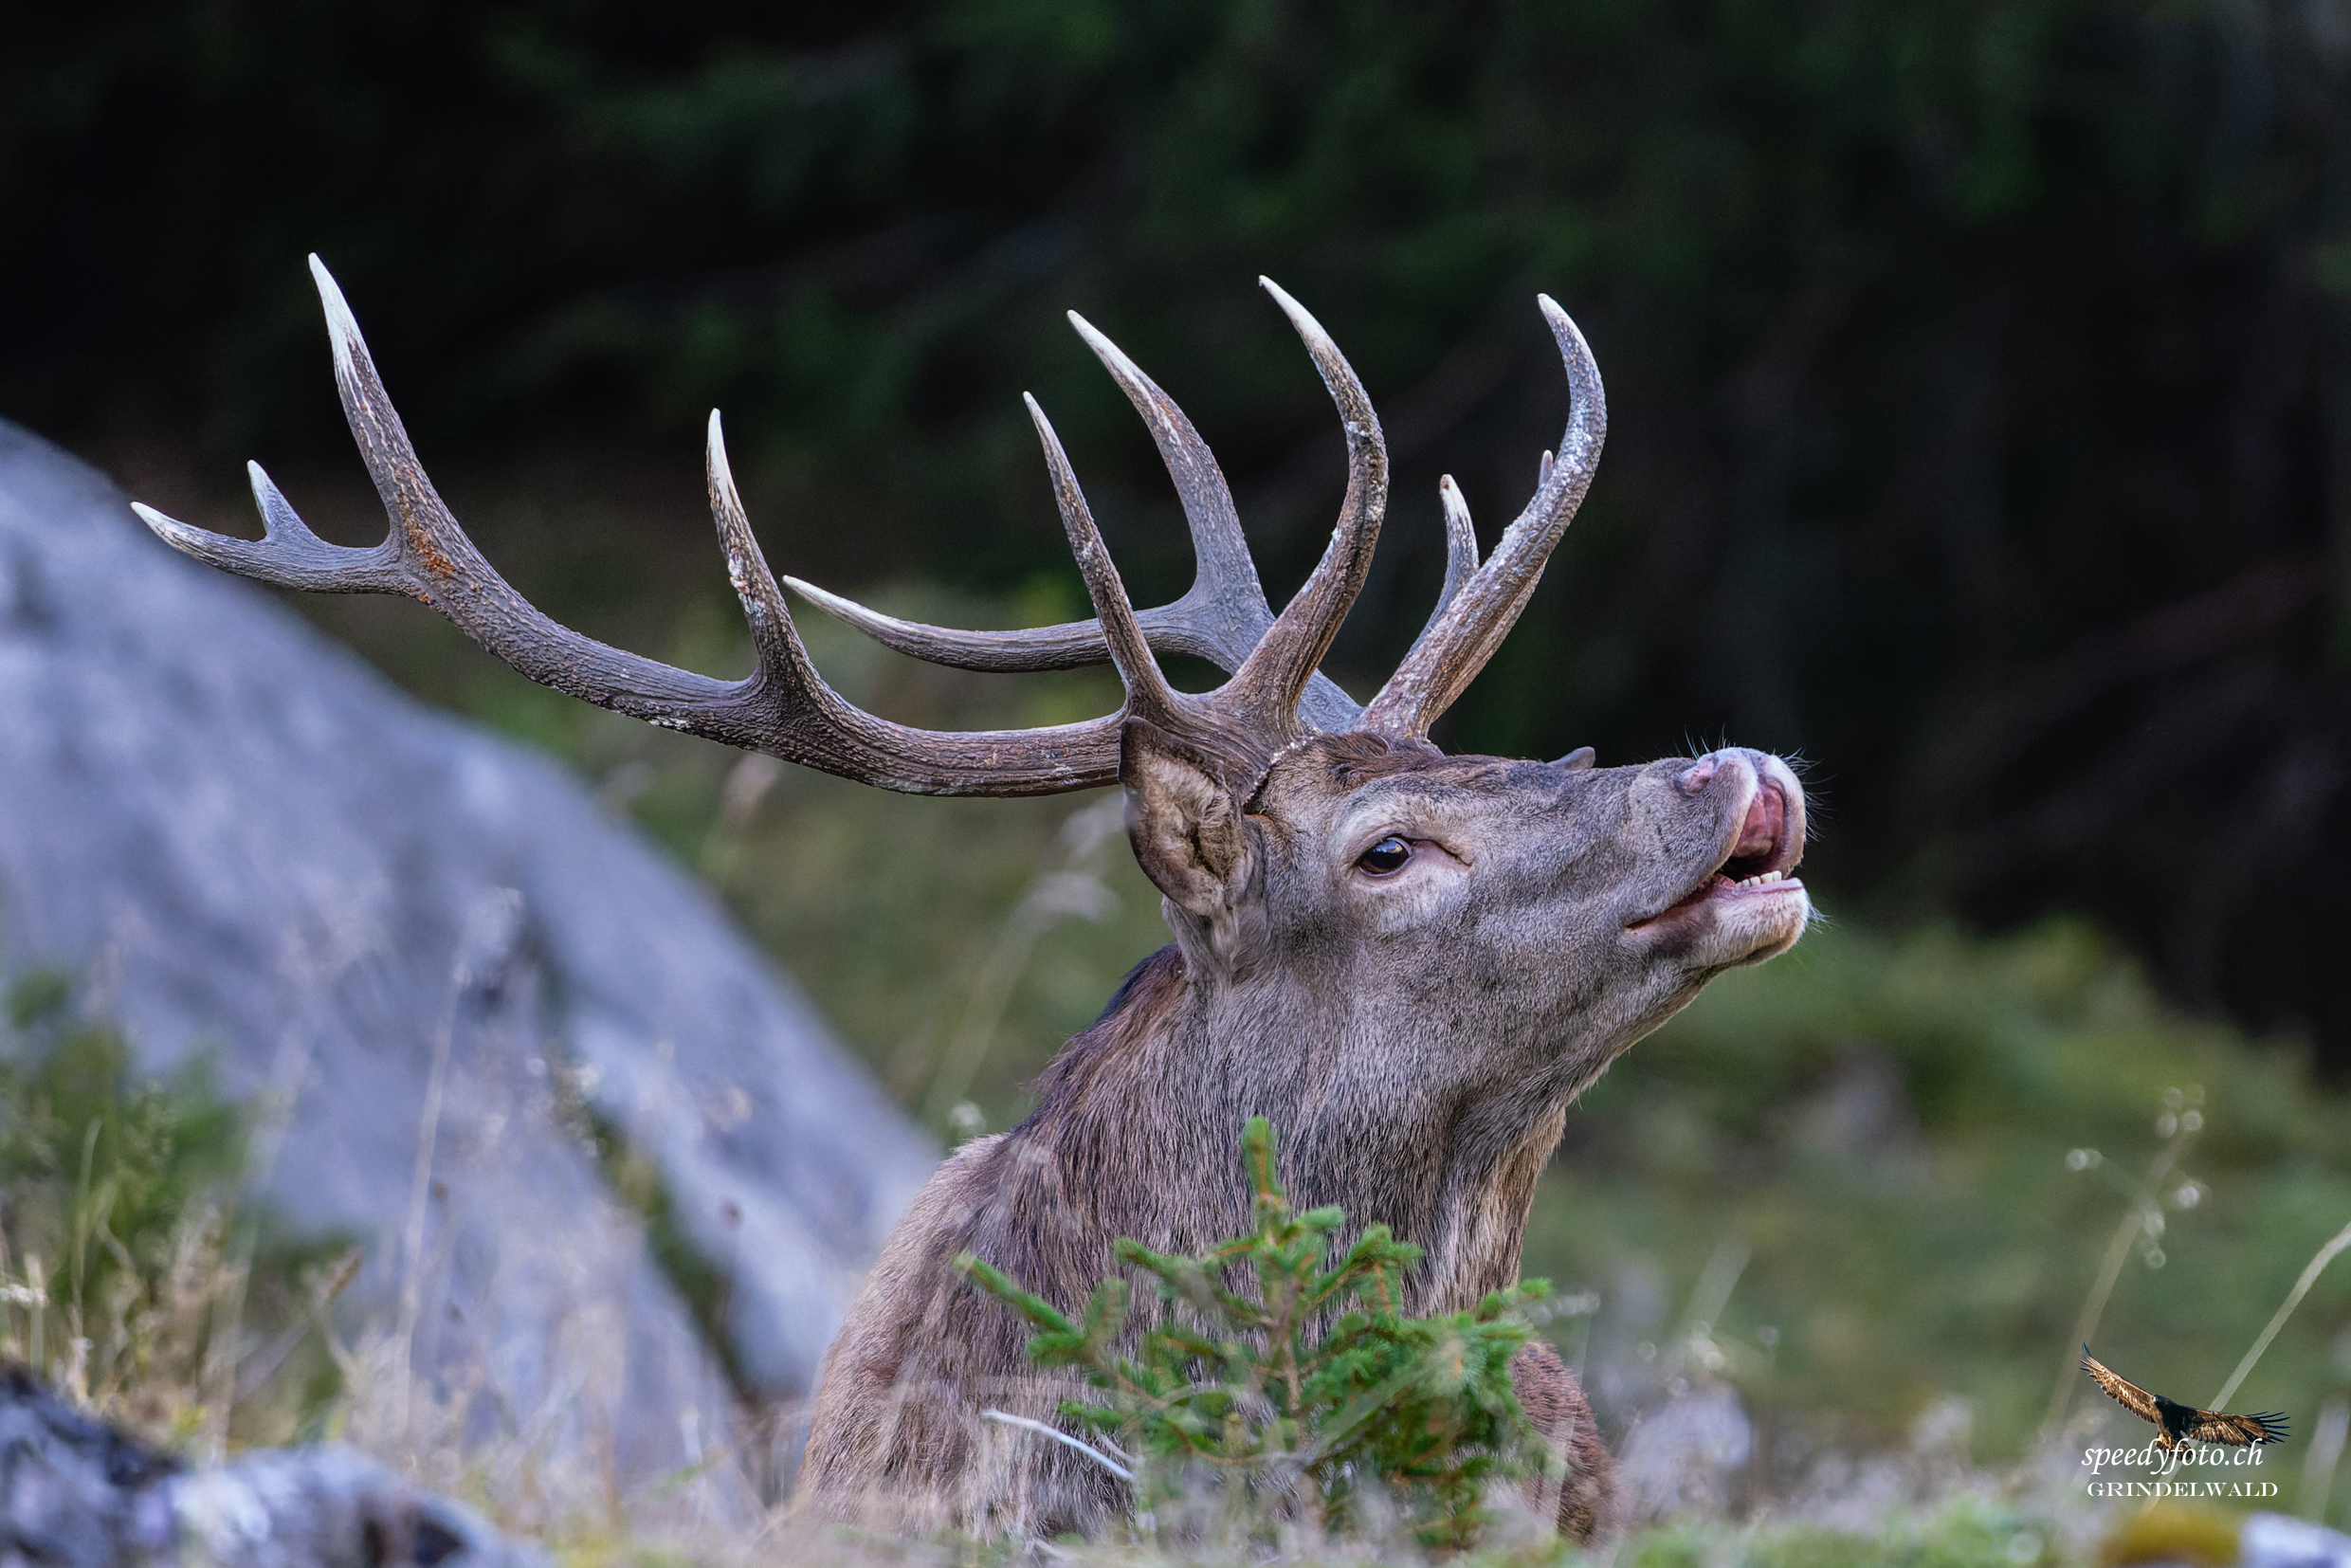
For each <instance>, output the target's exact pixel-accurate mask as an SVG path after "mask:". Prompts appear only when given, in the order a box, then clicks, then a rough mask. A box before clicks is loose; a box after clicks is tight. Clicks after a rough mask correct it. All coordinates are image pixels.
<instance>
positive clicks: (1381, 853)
mask: <svg viewBox="0 0 2351 1568" xmlns="http://www.w3.org/2000/svg"><path fill="white" fill-rule="evenodd" d="M1411 859H1412V846H1411V845H1409V844H1407V843H1405V842H1404V841H1403V840H1402V839H1400V838H1398V837H1396V836H1395V835H1394V833H1391V834H1389V835H1388V836H1387V837H1386V838H1383V839H1381V840H1380V841H1379V842H1378V843H1377V844H1375V845H1373V846H1372V847H1371V848H1368V849H1366V850H1364V851H1363V852H1362V853H1361V854H1360V855H1358V856H1357V857H1356V862H1355V863H1356V864H1357V865H1358V866H1361V867H1362V868H1363V869H1364V870H1366V871H1369V872H1370V873H1371V874H1372V875H1374V876H1376V877H1392V876H1394V875H1395V874H1396V873H1397V872H1398V871H1401V870H1403V869H1404V863H1405V862H1406V861H1409V860H1411Z"/></svg>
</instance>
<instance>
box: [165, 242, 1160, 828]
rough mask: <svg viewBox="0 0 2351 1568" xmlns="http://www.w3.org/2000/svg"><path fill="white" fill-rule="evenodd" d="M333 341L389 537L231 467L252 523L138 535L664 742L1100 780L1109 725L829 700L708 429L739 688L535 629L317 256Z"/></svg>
mask: <svg viewBox="0 0 2351 1568" xmlns="http://www.w3.org/2000/svg"><path fill="white" fill-rule="evenodd" d="M310 269H311V275H312V276H313V278H315V279H316V280H317V283H318V285H319V299H320V301H321V302H322V303H323V304H324V306H325V308H326V319H327V327H328V331H329V334H330V336H331V337H333V340H334V345H335V380H336V385H337V388H338V389H339V391H340V392H341V394H342V402H343V413H344V416H345V417H346V418H347V419H348V420H349V421H350V424H351V432H352V435H353V437H354V439H355V440H356V441H357V443H358V446H359V452H360V455H361V457H362V458H364V459H365V460H366V463H367V467H368V472H369V474H370V475H371V476H372V477H373V478H374V482H375V490H376V494H377V495H379V496H381V497H382V498H383V501H384V507H385V509H386V510H387V511H388V512H390V513H391V515H392V522H393V527H392V532H391V534H390V536H389V537H387V538H385V540H384V542H383V543H381V544H378V545H376V546H374V548H372V549H364V550H362V549H350V548H346V547H343V546H340V545H334V544H329V543H327V542H326V541H325V540H324V539H321V538H319V537H318V535H316V534H314V533H312V532H311V531H310V529H309V527H308V526H307V525H306V524H304V523H303V521H302V520H301V518H300V517H299V516H297V515H296V514H295V511H294V508H293V507H292V506H290V505H288V504H287V503H286V500H285V498H284V496H282V494H280V493H279V491H278V488H277V486H276V485H275V484H273V483H270V481H269V476H268V475H267V474H265V473H264V472H263V471H262V469H261V467H260V465H258V464H256V465H248V472H249V473H250V474H251V476H252V482H253V494H254V498H255V500H256V501H258V502H259V503H260V506H261V513H262V520H263V524H264V535H263V537H262V538H260V539H259V540H247V539H238V538H228V536H226V535H221V534H214V533H210V532H208V531H206V530H204V529H200V528H191V527H189V526H188V525H187V524H185V523H181V522H177V521H174V520H173V519H171V518H167V517H165V516H164V515H163V514H162V513H160V512H157V511H155V510H154V509H153V508H151V507H147V506H140V507H139V508H138V514H139V516H140V517H141V518H143V519H145V520H146V522H147V525H148V526H149V527H151V528H153V529H154V530H155V532H156V533H157V534H159V535H161V536H162V537H163V538H164V539H165V541H166V542H168V543H170V544H172V545H174V546H176V547H177V548H179V549H180V550H183V551H185V552H186V553H188V554H189V555H191V556H195V557H196V558H197V559H198V560H202V561H209V562H210V563H211V564H212V565H214V566H219V567H225V568H227V569H228V570H229V571H231V572H238V573H242V574H245V575H246V576H248V577H257V578H259V579H260V580H262V581H263V582H270V583H278V584H281V585H282V586H285V587H288V588H303V589H310V590H312V591H314V592H319V593H406V594H409V595H410V596H411V597H414V598H418V599H422V600H423V601H424V602H425V603H427V604H428V605H430V606H432V607H433V608H434V609H435V610H438V611H440V612H441V613H442V614H444V615H446V616H447V617H448V618H449V619H450V620H451V621H453V622H455V623H456V625H457V627H458V628H459V629H461V630H463V631H464V632H465V634H466V635H467V636H469V637H471V638H472V639H473V640H474V641H475V642H477V643H479V644H481V645H482V646H483V647H485V648H487V649H488V650H489V651H490V652H492V653H494V654H496V655H497V656H498V657H499V658H501V659H503V660H504V661H505V662H506V663H507V664H509V665H513V666H514V667H515V668H516V669H518V670H519V671H521V672H522V673H523V674H524V675H527V676H529V677H530V678H531V679H532V680H534V681H537V682H538V683H539V684H541V685H547V686H553V687H554V688H555V689H556V690H557V691H563V692H568V693H570V694H571V695H572V696H574V697H578V698H581V699H583V700H585V701H587V702H593V703H595V704H596V705H597V706H599V707H607V708H612V709H614V710H616V711H618V712H621V713H626V714H629V715H630V716H632V717H634V718H638V719H643V720H647V721H648V722H651V723H655V724H659V725H662V726H663V727H665V728H667V729H677V730H684V731H687V732H688V733H690V734H694V735H701V736H706V737H708V738H711V739H713V740H720V741H723V742H725V743H726V744H728V745H732V746H741V747H744V748H746V749H748V750H752V751H761V752H766V753H768V754H769V755H771V756H774V757H782V758H784V759H785V760H786V761H790V762H798V763H801V764H804V765H806V766H808V767H811V768H818V769H822V770H823V771H825V772H827V773H832V774H839V775H842V776H844V777H847V778H854V779H857V780H858V781H860V782H862V783H867V784H877V785H880V786H881V787H883V788H884V789H889V790H899V791H903V792H905V793H912V794H1003V795H1018V794H1056V793H1062V792H1064V791H1068V790H1083V789H1088V788H1091V787H1093V786H1096V785H1102V784H1110V783H1115V782H1116V781H1117V779H1118V776H1119V727H1120V721H1121V720H1120V716H1119V715H1116V714H1113V715H1110V716H1108V717H1106V718H1103V719H1097V720H1090V721H1088V722H1085V723H1082V724H1066V725H1060V726H1057V727H1053V728H1049V729H1034V730H1016V731H971V732H946V731H938V730H921V729H914V728H910V727H908V726H906V725H903V724H894V723H891V722H890V721H889V720H885V719H877V718H876V717H874V716H873V715H872V714H869V713H866V712H865V711H863V710H862V709H859V708H857V707H855V706H853V705H851V704H850V703H849V702H847V701H845V700H844V699H843V698H842V697H841V696H840V695H839V694H838V693H837V692H835V691H834V690H833V689H832V688H831V687H830V686H829V685H827V684H825V682H824V679H823V678H822V677H821V676H819V675H818V674H817V673H816V669H815V666H814V665H811V664H810V662H809V657H808V650H807V649H806V648H805V647H802V646H801V643H800V637H799V633H798V631H797V630H795V629H794V628H793V624H792V612H791V611H790V610H789V609H787V608H786V606H785V603H784V596H783V593H781V591H780V590H778V589H777V587H776V584H775V576H774V574H772V573H770V571H769V570H768V564H767V561H766V558H765V557H764V556H761V555H760V553H759V546H758V542H757V540H756V539H755V538H753V537H752V533H751V525H750V523H749V521H748V520H746V519H745V517H744V515H743V506H742V501H741V498H740V497H739V496H738V495H737V493H736V489H735V481H734V476H733V474H732V473H731V472H730V470H729V468H728V465H727V460H726V447H725V444H724V442H723V440H722V439H721V435H720V425H719V416H718V415H717V414H716V413H715V412H714V413H713V414H712V415H711V416H710V439H709V455H708V466H709V480H710V504H711V511H712V514H713V515H714V516H715V517H716V519H717V520H718V525H719V538H720V543H721V544H722V545H723V546H724V547H725V550H726V560H727V574H728V576H729V577H731V578H732V579H733V581H734V584H735V592H736V594H737V596H738V597H739V598H740V599H741V600H742V604H743V611H744V613H745V614H746V615H747V616H748V617H749V619H750V622H751V631H752V639H753V642H754V644H755V645H756V648H757V652H758V667H757V668H756V670H754V671H753V672H752V674H751V675H750V676H749V677H748V678H747V679H745V680H742V681H736V682H726V681H716V680H713V679H711V678H710V677H708V676H706V675H697V674H695V673H693V672H692V671H690V670H683V669H675V668H672V667H671V666H669V665H664V664H659V663H656V662H655V661H653V660H651V659H647V658H643V657H640V656H639V655H637V654H634V653H629V652H626V651H624V650H622V649H620V648H616V647H608V646H607V645H605V644H603V643H600V642H597V641H596V640H595V639H593V638H592V637H587V636H583V635H581V634H580V633H579V632H576V631H573V630H571V629H568V628H565V627H563V626H560V625H558V624H556V622H555V621H553V620H550V619H549V618H548V617H547V616H546V615H544V614H542V613H540V612H539V611H538V610H537V609H536V608H534V607H533V606H532V605H531V604H530V602H529V601H528V600H526V599H524V598H523V597H522V595H521V594H519V593H516V592H515V591H514V589H513V588H512V587H511V586H510V585H509V584H508V583H507V582H506V580H505V578H503V577H501V576H500V575H499V574H498V573H497V571H496V570H495V569H494V568H492V567H491V565H490V564H489V562H488V561H486V560H484V559H483V556H482V553H481V552H480V551H479V550H477V549H476V548H475V547H474V544H473V541H472V540H471V539H469V538H466V537H465V531H464V530H463V529H462V528H460V527H459V526H458V523H457V520H456V519H455V518H454V517H452V516H451V515H450V513H449V509H448V507H447V504H446V503H445V502H444V501H442V500H441V497H440V496H439V494H438V493H436V492H435V491H434V489H433V486H432V482H431V481H430V480H429V479H428V478H427V477H426V475H425V470H424V467H423V465H421V464H420V463H418V461H417V458H416V450H415V448H414V447H412V446H411V445H410V442H409V437H408V431H407V430H406V429H405V428H403V427H402V426H401V423H400V417H399V415H398V414H397V413H395V412H394V411H393V410H392V400H391V398H390V397H388V396H387V395H386V394H385V392H384V384H383V381H382V378H381V377H380V376H378V375H377V374H376V370H375V364H374V359H373V358H372V357H371V356H369V354H368V350H367V343H366V341H365V340H364V339H363V338H362V337H360V335H359V326H358V323H357V321H355V319H353V318H352V314H351V308H350V306H349V305H347V304H346V303H345V302H344V301H343V296H342V291H341V290H340V289H338V288H337V287H336V285H335V280H334V279H333V278H331V277H329V276H328V274H327V270H326V268H325V266H324V265H322V264H320V263H319V259H318V258H317V257H315V256H314V257H312V258H311V261H310Z"/></svg>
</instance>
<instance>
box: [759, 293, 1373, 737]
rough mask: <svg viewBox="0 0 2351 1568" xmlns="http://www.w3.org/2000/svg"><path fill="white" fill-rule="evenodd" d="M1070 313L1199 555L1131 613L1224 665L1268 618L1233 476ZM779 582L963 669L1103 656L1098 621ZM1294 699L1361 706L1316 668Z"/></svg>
mask: <svg viewBox="0 0 2351 1568" xmlns="http://www.w3.org/2000/svg"><path fill="white" fill-rule="evenodd" d="M1069 322H1070V325H1072V326H1073V327H1075V328H1076V329H1077V331H1078V335H1079V336H1080V337H1083V338H1084V339H1085V343H1086V346H1087V347H1088V348H1090V349H1092V350H1093V351H1094V354H1095V356H1096V357H1098V358H1100V359H1101V360H1102V362H1103V367H1104V368H1105V369H1107V370H1108V371H1109V372H1110V374H1111V376H1112V378H1113V379H1115V380H1116V381H1117V382H1118V383H1119V389H1120V390H1121V392H1125V393H1126V396H1127V400H1128V401H1129V402H1131V403H1133V404H1134V405H1135V411H1136V412H1138V413H1139V414H1140V415H1141V416H1142V419H1143V423H1144V425H1145V427H1146V428H1149V430H1150V431H1151V438H1152V442H1153V444H1154V445H1156V446H1157V447H1158V449H1159V457H1160V461H1161V462H1162V463H1164V464H1165V465H1167V471H1168V476H1169V477H1170V478H1171V479H1172V480H1174V482H1175V493H1176V496H1177V498H1178V500H1179V501H1181V502H1182V505H1183V509H1184V520H1185V522H1186V524H1187V525H1188V527H1189V528H1190V530H1191V533H1192V544H1193V555H1194V560H1195V562H1196V566H1195V568H1194V575H1193V580H1192V586H1191V587H1190V588H1189V589H1187V590H1186V591H1185V592H1184V594H1183V596H1182V597H1181V598H1179V599H1177V600H1175V602H1174V603H1172V604H1167V605H1161V606H1158V607H1157V608H1155V609H1151V610H1144V611H1138V612H1137V614H1136V620H1137V623H1138V624H1139V625H1140V626H1141V628H1142V629H1143V635H1144V638H1145V639H1146V640H1147V641H1148V642H1149V643H1150V645H1151V647H1152V648H1153V649H1154V650H1156V651H1159V652H1166V653H1184V654H1190V655H1192V656H1193V657H1194V658H1201V659H1206V660H1208V661H1209V662H1211V663H1212V664H1213V665H1216V667H1217V668H1219V669H1221V670H1223V671H1224V672H1225V673H1226V674H1227V675H1230V674H1231V673H1233V672H1234V671H1235V670H1237V669H1239V668H1240V667H1241V665H1243V663H1245V662H1246V661H1247V660H1248V656H1249V653H1250V650H1252V649H1253V648H1255V647H1256V646H1257V645H1258V643H1259V641H1260V640H1261V639H1262V638H1263V637H1264V636H1265V634H1266V631H1267V629H1268V628H1270V627H1271V626H1272V625H1273V620H1274V617H1273V611H1272V610H1271V609H1270V608H1268V607H1267V603H1266V591H1265V588H1264V586H1263V584H1261V583H1260V582H1259V580H1258V576H1257V567H1256V563H1255V562H1254V561H1253V560H1251V559H1250V557H1249V552H1248V540H1247V538H1245V537H1244V536H1243V534H1242V531H1241V519H1240V514H1239V512H1238V511H1237V509H1236V508H1235V507H1234V506H1233V502H1232V490H1231V487H1230V485H1228V484H1227V483H1225V476H1224V471H1223V470H1222V469H1221V468H1219V467H1218V466H1217V464H1216V458H1215V455H1214V453H1212V451H1210V449H1209V446H1208V443H1207V442H1205V441H1203V440H1202V439H1201V438H1200V432H1199V430H1198V428H1196V427H1194V425H1193V423H1192V421H1191V420H1190V419H1188V418H1187V417H1185V414H1184V411H1183V410H1182V408H1181V407H1180V406H1178V405H1177V404H1176V402H1175V399H1174V398H1172V397H1170V396H1168V395H1167V393H1166V392H1162V391H1161V390H1160V389H1159V387H1158V385H1157V383H1156V382H1154V381H1153V380H1152V379H1151V377H1150V376H1148V375H1146V374H1143V372H1142V370H1141V368H1140V367H1139V366H1138V365H1137V364H1136V363H1135V362H1134V360H1132V359H1130V358H1129V357H1127V356H1126V354H1125V353H1124V351H1122V350H1121V349H1120V347H1119V346H1118V345H1117V344H1116V343H1114V342H1112V341H1111V340H1110V339H1109V338H1108V337H1105V336H1104V335H1103V333H1102V332H1100V331H1098V330H1097V329H1096V328H1095V327H1094V325H1093V323H1091V322H1089V321H1087V320H1086V319H1085V318H1084V317H1083V316H1080V315H1079V314H1078V313H1077V312H1076V311H1074V310H1073V311H1071V312H1069ZM784 582H785V584H786V586H788V587H789V588H791V589H792V591H793V593H797V594H799V595H800V596H801V597H802V598H805V599H807V600H808V601H809V602H810V603H811V604H813V605H815V606H816V607H817V608H818V609H819V610H822V611H825V612H826V613H827V614H829V615H832V616H834V617H835V618H837V619H839V620H842V621H845V622H847V624H848V625H850V626H853V627H855V628H856V629H858V630H860V631H863V632H864V633H866V635H867V636H869V637H871V638H873V639H874V640H875V641H876V642H879V643H881V644H882V645H883V646H884V647H891V648H895V649H897V650H898V651H899V652H901V653H905V654H910V655H912V656H913V657H915V658H918V659H926V660H929V661H930V662H931V663H933V664H940V665H952V666H955V667H957V668H962V669H986V670H1043V669H1068V668H1071V667H1073V666H1075V665H1086V664H1096V663H1100V662H1102V661H1103V660H1105V659H1107V658H1108V657H1109V650H1108V648H1107V647H1106V646H1105V645H1104V643H1103V637H1102V629H1101V625H1100V623H1099V622H1095V621H1070V622H1065V623H1063V624H1061V625H1058V626H1048V627H1034V628H1030V629H1026V630H1021V631H964V630H957V629H951V628H947V627H938V626H930V625H926V624H924V623H922V622H920V621H904V620H900V619H899V618H898V617H896V616H893V615H884V614H882V613H881V612H880V611H873V610H868V609H866V607H865V606H864V605H861V604H859V603H857V602H856V601H855V600H853V599H848V598H845V597H843V596H842V595H840V594H838V593H830V592H829V591H827V590H825V589H822V588H818V587H816V586H815V585H814V584H811V583H805V582H802V581H801V580H800V579H798V578H796V577H786V578H785V579H784ZM1299 711H1300V716H1301V717H1302V718H1303V719H1304V720H1305V721H1306V722H1307V723H1308V724H1310V725H1312V726H1313V727H1314V728H1316V729H1321V730H1347V729H1353V728H1354V727H1355V725H1356V722H1357V720H1358V719H1359V718H1360V717H1361V716H1362V711H1363V710H1362V709H1361V708H1360V707H1359V706H1358V705H1357V703H1356V702H1355V701H1354V700H1353V699H1352V698H1350V697H1349V696H1348V695H1347V694H1346V693H1345V692H1344V691H1342V690H1340V687H1339V685H1338V684H1336V683H1335V682H1333V681H1332V680H1331V679H1330V678H1329V677H1328V676H1325V675H1323V674H1322V673H1321V671H1320V670H1318V671H1316V672H1315V674H1314V675H1313V676H1312V677H1311V678H1310V679H1309V680H1308V682H1307V685H1306V690H1305V691H1304V693H1303V695H1302V696H1301V698H1300V700H1299Z"/></svg>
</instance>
